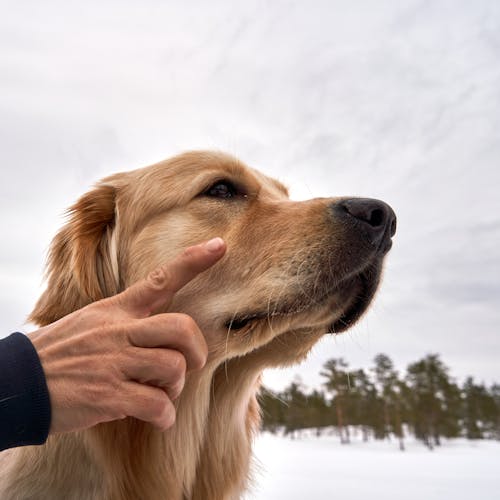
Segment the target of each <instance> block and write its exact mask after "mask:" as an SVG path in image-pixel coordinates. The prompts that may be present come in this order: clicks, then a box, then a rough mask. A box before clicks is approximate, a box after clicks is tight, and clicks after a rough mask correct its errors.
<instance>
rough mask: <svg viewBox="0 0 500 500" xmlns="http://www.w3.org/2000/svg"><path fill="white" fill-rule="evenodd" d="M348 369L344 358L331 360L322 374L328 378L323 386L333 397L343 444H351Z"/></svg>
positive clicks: (333, 405) (325, 365) (332, 402)
mask: <svg viewBox="0 0 500 500" xmlns="http://www.w3.org/2000/svg"><path fill="white" fill-rule="evenodd" d="M347 367H348V365H347V363H346V362H345V361H344V360H343V359H342V358H338V359H330V360H329V361H327V362H326V363H325V364H324V365H323V371H322V372H321V375H322V376H323V377H325V378H326V382H325V383H324V384H323V385H324V386H325V388H326V390H327V391H328V392H329V393H330V395H331V396H332V400H331V406H332V408H334V409H335V414H336V417H337V427H338V430H339V435H340V442H341V443H342V444H347V443H349V428H348V425H349V421H348V415H347V408H348V404H349V401H348V397H349V387H350V382H349V372H348V371H347Z"/></svg>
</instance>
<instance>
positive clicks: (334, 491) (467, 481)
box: [245, 433, 500, 500]
mask: <svg viewBox="0 0 500 500" xmlns="http://www.w3.org/2000/svg"><path fill="white" fill-rule="evenodd" d="M406 444H407V451H405V452H404V453H402V452H400V451H399V450H398V448H397V443H396V441H393V442H373V441H371V442H369V443H362V442H360V441H356V440H355V441H354V442H353V443H352V444H350V445H340V444H339V442H338V438H337V437H336V436H325V437H321V438H319V439H318V438H316V437H313V436H305V437H301V438H299V439H295V440H292V439H290V438H283V437H277V436H273V435H271V434H267V433H265V434H263V435H261V436H260V437H259V438H258V439H257V441H256V443H255V455H256V457H257V459H258V462H259V465H258V470H257V471H256V474H255V484H254V486H253V489H252V492H251V494H249V495H247V496H246V497H245V500H332V499H339V500H365V499H367V498H374V499H384V500H417V499H418V500H423V499H425V500H447V499H452V500H470V499H474V500H499V499H500V443H499V442H495V441H481V442H477V441H472V442H471V441H467V440H461V439H457V440H451V441H445V442H444V443H443V445H442V446H441V447H440V448H439V449H437V450H435V451H429V450H427V449H426V448H425V447H424V446H423V445H422V444H420V443H418V442H415V441H412V440H410V441H407V443H406Z"/></svg>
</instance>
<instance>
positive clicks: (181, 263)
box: [114, 238, 226, 318]
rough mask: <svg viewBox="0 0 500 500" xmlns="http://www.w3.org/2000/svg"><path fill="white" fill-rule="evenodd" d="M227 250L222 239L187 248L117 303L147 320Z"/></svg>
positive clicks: (121, 297) (121, 295)
mask: <svg viewBox="0 0 500 500" xmlns="http://www.w3.org/2000/svg"><path fill="white" fill-rule="evenodd" d="M225 251H226V244H225V243H224V241H223V240H222V239H221V238H214V239H212V240H209V241H207V242H205V243H202V244H200V245H195V246H192V247H189V248H186V249H185V250H184V251H183V252H182V253H181V254H180V255H178V256H177V257H176V258H175V259H174V260H173V261H171V262H170V263H168V264H166V265H163V266H161V267H159V268H157V269H155V270H154V271H153V272H151V273H150V274H149V275H148V277H147V278H146V279H144V280H141V281H139V282H138V283H135V284H134V285H132V286H130V287H129V288H127V289H126V290H125V291H124V292H122V293H120V294H119V295H116V296H115V297H114V300H116V301H117V302H118V303H119V304H120V306H121V307H122V308H124V309H127V310H128V311H129V312H130V313H131V314H133V315H134V316H136V317H139V318H140V317H147V316H149V315H150V314H152V313H153V312H154V311H155V310H157V309H159V308H160V307H161V306H168V304H170V302H171V301H172V297H173V295H174V294H175V293H176V292H177V291H178V290H180V289H181V288H182V287H183V286H184V285H186V284H187V283H188V282H189V281H191V280H192V279H193V278H195V277H196V276H197V275H198V274H200V273H201V272H203V271H205V270H206V269H208V268H209V267H211V266H213V265H214V264H215V263H216V262H217V261H218V260H219V259H220V258H221V257H222V256H223V255H224V253H225Z"/></svg>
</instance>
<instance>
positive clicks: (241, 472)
mask: <svg viewBox="0 0 500 500" xmlns="http://www.w3.org/2000/svg"><path fill="white" fill-rule="evenodd" d="M217 365H218V363H216V362H213V363H211V364H210V363H209V364H208V365H207V366H205V368H204V369H203V371H202V372H199V373H191V374H189V376H188V377H187V380H186V385H185V387H184V391H183V393H182V395H181V397H180V398H179V400H178V403H177V418H176V423H175V425H174V426H173V427H172V428H170V429H169V430H167V431H166V432H165V433H163V434H162V433H160V432H159V431H157V430H155V429H154V428H153V427H152V426H151V425H149V424H146V423H143V422H140V421H137V420H134V419H127V420H126V421H121V422H113V423H108V424H102V425H100V426H97V427H96V428H94V429H91V430H90V431H88V436H87V439H90V440H92V441H93V443H92V444H93V445H97V446H92V447H91V448H92V449H98V450H99V456H97V457H96V458H97V461H98V462H101V461H104V462H105V464H103V465H105V467H104V469H105V470H109V469H110V467H111V469H112V470H113V474H112V476H111V477H107V478H103V480H104V482H105V483H108V486H107V488H106V489H107V494H106V495H107V496H106V498H109V499H120V500H125V499H127V500H128V499H130V500H132V499H137V498H145V496H144V495H146V496H147V498H148V499H151V500H156V498H158V499H164V498H165V495H166V494H168V498H169V499H172V500H182V499H183V498H189V499H191V500H212V499H213V500H224V499H230V498H233V497H234V498H237V496H238V494H239V493H240V492H241V491H242V489H243V488H244V486H245V484H246V481H247V476H248V471H249V466H250V457H251V439H252V435H253V433H254V432H255V431H257V429H258V425H259V413H258V406H257V402H256V399H255V395H256V392H257V390H258V385H259V378H260V377H259V369H258V368H253V369H244V370H241V369H240V367H236V366H235V364H234V363H228V364H227V366H224V365H223V366H220V367H218V366H217ZM236 368H237V369H236ZM200 463H202V464H203V465H202V466H199V464H200Z"/></svg>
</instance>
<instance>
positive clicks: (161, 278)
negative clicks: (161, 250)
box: [148, 266, 172, 290]
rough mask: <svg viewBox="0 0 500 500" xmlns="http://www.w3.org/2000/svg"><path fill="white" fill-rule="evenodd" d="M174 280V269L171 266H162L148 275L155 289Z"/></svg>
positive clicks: (149, 281)
mask: <svg viewBox="0 0 500 500" xmlns="http://www.w3.org/2000/svg"><path fill="white" fill-rule="evenodd" d="M170 281H172V270H171V269H170V267H169V266H160V267H158V268H156V269H155V270H154V271H152V272H151V273H149V275H148V283H149V284H150V286H151V287H152V288H153V289H155V290H156V289H162V288H163V287H164V286H165V285H166V284H167V283H169V282H170Z"/></svg>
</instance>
